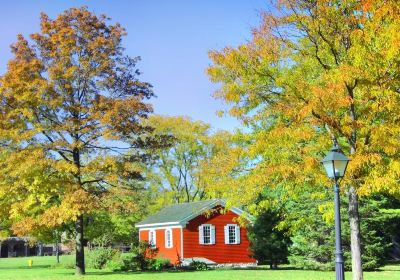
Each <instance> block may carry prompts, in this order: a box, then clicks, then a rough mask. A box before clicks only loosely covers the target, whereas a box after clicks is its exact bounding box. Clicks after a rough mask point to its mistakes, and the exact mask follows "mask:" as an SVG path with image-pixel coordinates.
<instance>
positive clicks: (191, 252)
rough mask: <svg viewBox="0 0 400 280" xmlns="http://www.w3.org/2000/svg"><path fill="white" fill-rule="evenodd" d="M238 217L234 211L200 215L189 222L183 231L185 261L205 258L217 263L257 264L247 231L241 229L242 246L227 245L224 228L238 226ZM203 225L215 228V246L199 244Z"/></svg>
mask: <svg viewBox="0 0 400 280" xmlns="http://www.w3.org/2000/svg"><path fill="white" fill-rule="evenodd" d="M237 217H238V215H237V214H235V213H233V212H232V211H228V212H227V213H226V214H220V213H219V212H217V211H216V213H214V214H213V215H211V216H210V217H206V216H205V215H200V216H198V217H196V218H194V219H193V220H191V221H189V223H188V224H187V225H186V228H184V229H183V248H184V257H185V259H188V258H194V257H203V258H207V259H209V260H212V261H214V262H216V263H255V262H256V260H255V259H254V258H252V257H251V252H250V250H249V247H250V242H249V240H248V238H247V230H246V229H245V228H241V229H240V244H225V234H224V226H225V225H227V224H237V222H236V221H235V218H237ZM202 224H212V225H214V226H215V244H213V245H201V244H199V232H198V227H199V226H200V225H202Z"/></svg>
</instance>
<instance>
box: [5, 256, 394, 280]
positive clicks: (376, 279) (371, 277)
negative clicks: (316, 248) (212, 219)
mask: <svg viewBox="0 0 400 280" xmlns="http://www.w3.org/2000/svg"><path fill="white" fill-rule="evenodd" d="M29 259H32V260H33V267H31V268H30V267H28V260H29ZM61 263H64V264H66V263H70V264H72V263H73V256H62V257H61ZM55 264H56V260H55V257H32V258H9V259H0V279H1V280H6V279H10V280H34V279H35V280H46V279H55V280H57V279H61V280H62V279H104V280H106V279H132V280H135V279H138V280H139V279H140V280H142V279H144V280H146V279H149V280H150V279H151V280H164V279H165V280H180V279H182V280H187V279H189V280H198V279H207V280H236V279H239V280H240V279H243V280H261V279H262V280H265V279H268V280H300V279H305V280H325V279H335V275H334V272H321V271H304V270H291V269H281V270H269V269H262V268H260V269H254V270H246V269H234V270H233V269H230V270H228V269H226V270H209V271H194V272H143V273H134V272H131V273H112V272H108V271H104V270H94V269H88V271H87V275H86V276H84V277H77V276H74V269H66V268H60V267H56V268H55V267H53V266H54V265H55ZM346 279H348V280H350V279H351V273H346ZM365 279H366V280H386V279H400V266H395V265H392V266H386V267H384V268H383V269H382V271H377V272H366V273H365Z"/></svg>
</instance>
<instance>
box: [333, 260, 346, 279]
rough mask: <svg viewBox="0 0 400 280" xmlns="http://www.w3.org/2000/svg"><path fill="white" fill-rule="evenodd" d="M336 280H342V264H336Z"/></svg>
mask: <svg viewBox="0 0 400 280" xmlns="http://www.w3.org/2000/svg"><path fill="white" fill-rule="evenodd" d="M335 270H336V280H344V265H343V262H336V267H335Z"/></svg>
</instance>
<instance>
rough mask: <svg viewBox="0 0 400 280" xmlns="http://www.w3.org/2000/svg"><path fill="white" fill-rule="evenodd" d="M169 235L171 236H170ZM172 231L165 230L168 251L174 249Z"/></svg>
mask: <svg viewBox="0 0 400 280" xmlns="http://www.w3.org/2000/svg"><path fill="white" fill-rule="evenodd" d="M168 233H169V235H168ZM172 240H173V238H172V229H170V228H167V229H165V248H167V249H171V248H172V247H173V243H172Z"/></svg>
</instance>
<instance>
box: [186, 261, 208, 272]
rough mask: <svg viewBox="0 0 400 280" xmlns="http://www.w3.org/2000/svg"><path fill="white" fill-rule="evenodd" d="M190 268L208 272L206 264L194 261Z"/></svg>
mask: <svg viewBox="0 0 400 280" xmlns="http://www.w3.org/2000/svg"><path fill="white" fill-rule="evenodd" d="M189 267H190V268H191V269H193V270H200V271H201V270H208V265H207V264H206V263H205V262H200V261H192V262H191V263H190V265H189Z"/></svg>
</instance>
